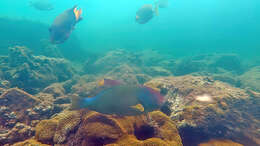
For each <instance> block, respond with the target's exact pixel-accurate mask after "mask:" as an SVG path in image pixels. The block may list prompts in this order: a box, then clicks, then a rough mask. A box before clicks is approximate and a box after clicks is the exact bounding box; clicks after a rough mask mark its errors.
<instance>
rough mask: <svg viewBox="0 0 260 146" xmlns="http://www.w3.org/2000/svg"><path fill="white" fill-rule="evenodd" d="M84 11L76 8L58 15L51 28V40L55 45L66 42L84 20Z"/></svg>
mask: <svg viewBox="0 0 260 146" xmlns="http://www.w3.org/2000/svg"><path fill="white" fill-rule="evenodd" d="M81 14H82V10H81V9H78V8H77V6H74V7H73V8H71V9H68V10H66V11H64V12H63V13H61V14H60V15H58V16H57V17H56V18H55V20H54V22H53V24H52V25H51V27H50V28H49V32H50V40H51V42H52V43H53V44H60V43H63V42H65V41H66V40H67V39H68V38H69V36H70V34H71V32H72V31H73V30H74V28H75V25H76V24H77V23H78V22H79V21H80V20H82V17H81Z"/></svg>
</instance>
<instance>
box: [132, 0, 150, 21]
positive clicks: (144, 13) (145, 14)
mask: <svg viewBox="0 0 260 146" xmlns="http://www.w3.org/2000/svg"><path fill="white" fill-rule="evenodd" d="M153 16H154V10H153V5H151V4H145V5H143V6H142V7H141V8H140V9H139V10H138V11H137V12H136V17H135V20H136V22H137V23H139V24H145V23H147V22H148V21H150V20H151V19H152V18H153Z"/></svg>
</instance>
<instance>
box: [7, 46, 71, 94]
mask: <svg viewBox="0 0 260 146" xmlns="http://www.w3.org/2000/svg"><path fill="white" fill-rule="evenodd" d="M5 61H6V62H2V64H3V68H2V70H3V71H4V72H3V74H4V75H3V76H4V79H6V80H8V81H9V82H10V84H11V87H19V88H22V89H24V90H25V91H27V92H29V93H37V92H38V91H39V90H41V89H43V88H45V87H46V86H48V85H49V84H51V83H54V82H61V81H65V80H68V79H70V78H71V77H72V76H73V69H72V67H71V66H70V65H69V63H68V62H67V61H66V60H65V59H58V58H48V57H45V56H33V55H32V53H31V52H30V51H29V49H28V48H26V47H20V46H16V47H12V48H10V49H9V56H8V58H6V59H5Z"/></svg>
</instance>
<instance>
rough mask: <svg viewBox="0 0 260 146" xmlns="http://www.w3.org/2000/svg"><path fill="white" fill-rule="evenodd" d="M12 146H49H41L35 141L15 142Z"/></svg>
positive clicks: (46, 145) (42, 145) (43, 145)
mask: <svg viewBox="0 0 260 146" xmlns="http://www.w3.org/2000/svg"><path fill="white" fill-rule="evenodd" d="M13 146H51V145H48V144H42V143H40V142H38V141H37V140H35V139H28V140H25V141H22V142H17V143H15V144H13Z"/></svg>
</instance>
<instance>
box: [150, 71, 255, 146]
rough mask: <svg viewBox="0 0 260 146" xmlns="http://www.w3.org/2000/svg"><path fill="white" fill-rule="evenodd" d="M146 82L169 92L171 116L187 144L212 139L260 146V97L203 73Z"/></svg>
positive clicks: (168, 103)
mask: <svg viewBox="0 0 260 146" xmlns="http://www.w3.org/2000/svg"><path fill="white" fill-rule="evenodd" d="M146 85H147V86H150V87H153V88H159V89H161V92H164V93H167V95H166V96H167V98H168V101H167V105H168V106H169V108H170V110H171V114H170V116H171V119H172V120H174V121H175V122H176V123H177V126H178V128H179V131H180V135H181V136H182V139H183V144H184V145H191V144H196V143H197V144H198V143H200V140H202V139H204V140H207V139H209V138H229V139H232V140H234V141H237V142H239V143H242V144H245V145H252V146H253V145H259V143H257V142H259V141H258V140H257V139H259V138H260V134H259V132H258V131H257V129H260V126H259V125H260V117H259V115H260V113H259V110H258V108H259V106H260V98H256V97H253V96H251V95H250V94H248V93H247V92H246V91H245V90H243V89H239V88H234V87H231V86H230V85H228V84H225V83H223V82H220V81H214V80H212V79H211V78H209V77H201V76H181V77H165V78H157V79H153V80H151V81H150V82H147V83H146Z"/></svg>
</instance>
